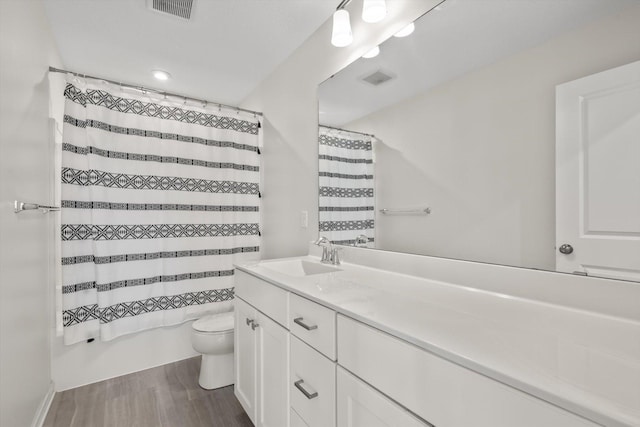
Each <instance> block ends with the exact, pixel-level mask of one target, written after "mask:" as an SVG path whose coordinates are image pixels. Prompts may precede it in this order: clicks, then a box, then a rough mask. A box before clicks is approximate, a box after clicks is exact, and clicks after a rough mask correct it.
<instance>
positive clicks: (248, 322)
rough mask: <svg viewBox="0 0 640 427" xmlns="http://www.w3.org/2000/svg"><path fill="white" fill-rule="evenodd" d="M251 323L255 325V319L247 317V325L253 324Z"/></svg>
mask: <svg viewBox="0 0 640 427" xmlns="http://www.w3.org/2000/svg"><path fill="white" fill-rule="evenodd" d="M251 325H253V319H249V318H248V317H247V326H251Z"/></svg>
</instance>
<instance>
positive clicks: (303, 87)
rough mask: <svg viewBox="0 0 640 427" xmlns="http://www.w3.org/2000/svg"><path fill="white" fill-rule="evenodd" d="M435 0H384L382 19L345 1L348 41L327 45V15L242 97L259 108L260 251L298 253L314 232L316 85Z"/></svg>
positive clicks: (248, 105)
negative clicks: (365, 18) (367, 19)
mask: <svg viewBox="0 0 640 427" xmlns="http://www.w3.org/2000/svg"><path fill="white" fill-rule="evenodd" d="M437 3H439V1H438V0H422V1H415V0H395V1H390V2H388V16H387V18H385V20H384V21H382V22H380V23H378V24H366V23H364V22H362V21H361V18H360V14H361V10H362V1H361V0H355V1H353V2H351V3H350V4H349V6H348V8H347V9H348V10H350V11H351V23H352V29H353V33H354V42H353V44H352V45H351V46H349V47H347V48H335V47H333V46H331V44H330V39H331V20H328V21H327V22H326V23H325V24H324V25H323V26H322V27H321V28H320V29H319V30H318V31H316V32H315V33H314V34H313V35H312V36H311V37H310V38H309V39H308V40H307V41H306V42H305V43H304V44H303V45H302V46H300V48H298V49H297V50H296V51H295V52H294V53H293V54H292V55H291V56H290V57H289V58H288V59H287V61H285V62H284V63H283V64H281V65H280V67H278V68H277V69H276V71H275V72H274V73H273V74H271V76H269V77H268V78H267V79H265V81H264V82H263V83H262V84H261V85H260V86H259V87H258V88H257V89H256V90H255V91H254V92H253V93H252V94H251V95H250V96H249V97H247V99H246V100H245V101H244V102H243V103H242V105H241V106H242V107H244V108H249V109H253V110H258V111H262V112H263V113H264V150H263V155H264V157H263V161H264V175H263V176H264V183H263V191H262V194H263V205H262V207H263V230H262V237H263V243H262V250H263V258H278V257H285V256H294V255H301V254H305V253H307V245H308V243H309V241H310V240H315V239H316V238H317V235H318V101H317V87H318V85H319V84H320V83H321V82H322V81H324V80H326V79H327V78H329V77H330V76H331V75H332V74H334V73H336V72H337V71H339V70H340V69H342V68H343V67H345V66H346V65H348V64H349V63H350V62H352V61H353V60H354V59H356V58H358V57H360V56H361V55H362V54H364V53H365V52H366V51H368V50H369V49H371V48H372V47H373V46H375V45H376V44H378V43H380V42H381V41H383V40H385V39H386V38H388V37H389V36H390V35H392V34H393V33H395V32H396V31H398V30H400V29H401V28H402V27H403V26H404V25H406V24H407V23H409V22H411V21H413V20H415V19H416V18H417V17H419V16H420V15H422V14H423V13H425V12H426V11H427V10H429V9H430V8H431V7H433V6H435V5H436V4H437ZM301 211H307V212H308V214H309V227H308V228H306V229H304V228H302V227H301V226H300V213H301Z"/></svg>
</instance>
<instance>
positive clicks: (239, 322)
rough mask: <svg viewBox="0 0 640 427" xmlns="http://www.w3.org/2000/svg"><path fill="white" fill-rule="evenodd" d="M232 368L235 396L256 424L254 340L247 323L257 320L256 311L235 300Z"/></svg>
mask: <svg viewBox="0 0 640 427" xmlns="http://www.w3.org/2000/svg"><path fill="white" fill-rule="evenodd" d="M234 301H235V321H236V323H235V333H234V345H235V349H234V356H233V357H234V368H235V377H236V378H235V380H236V381H235V389H234V391H235V395H236V397H237V398H238V401H239V402H240V404H241V405H242V407H243V408H244V410H245V412H246V413H247V415H249V418H250V419H251V421H253V424H254V425H255V424H256V415H257V410H256V360H257V359H256V356H257V355H256V344H255V342H256V340H255V336H256V334H255V332H254V330H252V329H251V325H250V324H247V321H248V320H249V321H251V320H257V319H256V314H257V312H256V310H255V309H254V308H253V307H251V306H250V305H249V304H247V303H246V302H244V301H243V300H241V299H240V298H238V297H236V298H235V300H234Z"/></svg>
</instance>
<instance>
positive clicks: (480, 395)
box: [337, 315, 597, 427]
mask: <svg viewBox="0 0 640 427" xmlns="http://www.w3.org/2000/svg"><path fill="white" fill-rule="evenodd" d="M337 323H338V326H337V328H338V361H339V363H340V366H344V367H345V368H346V369H348V370H349V371H350V372H353V373H354V374H355V375H356V376H358V377H360V378H362V379H363V380H364V381H366V382H367V383H369V384H371V385H372V386H373V387H375V388H376V389H378V390H380V391H382V392H383V393H384V394H386V395H388V396H389V397H390V398H391V399H393V400H395V401H396V402H398V403H399V404H401V405H402V406H404V407H406V408H408V409H409V410H410V411H412V412H413V413H415V414H417V415H418V416H419V417H421V418H423V419H424V420H426V421H428V422H430V423H433V424H434V425H436V426H438V427H468V426H474V427H513V426H518V427H540V426H562V427H596V426H597V424H595V423H593V422H591V421H588V420H586V419H584V418H582V417H579V416H577V415H574V414H572V413H570V412H567V411H564V410H562V409H560V408H558V407H556V406H553V405H551V404H549V403H546V402H544V401H542V400H540V399H537V398H535V397H533V396H531V395H529V394H526V393H523V392H521V391H519V390H516V389H514V388H512V387H509V386H507V385H505V384H502V383H500V382H498V381H495V380H492V379H490V378H487V377H486V376H483V375H480V374H478V373H476V372H473V371H471V370H469V369H467V368H463V367H461V366H459V365H456V364H454V363H452V362H449V361H447V360H445V359H443V358H441V357H439V356H436V355H434V354H432V353H429V352H428V351H425V350H423V349H421V348H418V347H416V346H414V345H411V344H409V343H407V342H405V341H402V340H400V339H398V338H395V337H392V336H391V335H389V334H386V333H384V332H381V331H379V330H377V329H374V328H371V327H369V326H366V325H364V324H362V323H360V322H357V321H355V320H353V319H350V318H348V317H345V316H342V315H338V320H337Z"/></svg>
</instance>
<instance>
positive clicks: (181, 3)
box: [147, 0, 194, 19]
mask: <svg viewBox="0 0 640 427" xmlns="http://www.w3.org/2000/svg"><path fill="white" fill-rule="evenodd" d="M193 2H194V0H148V1H147V4H148V6H149V9H151V10H155V11H156V12H160V13H164V14H167V15H172V16H177V17H178V18H182V19H191V10H192V9H193Z"/></svg>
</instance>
